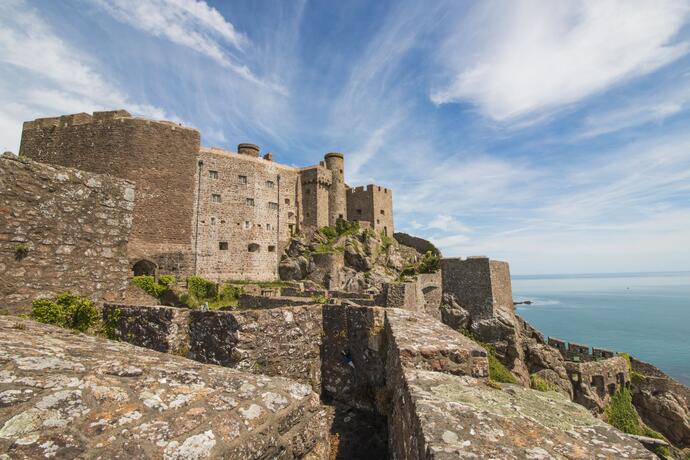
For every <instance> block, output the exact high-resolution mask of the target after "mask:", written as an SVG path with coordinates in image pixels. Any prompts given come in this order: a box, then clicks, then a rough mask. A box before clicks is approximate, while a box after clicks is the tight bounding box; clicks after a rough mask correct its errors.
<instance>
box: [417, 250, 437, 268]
mask: <svg viewBox="0 0 690 460" xmlns="http://www.w3.org/2000/svg"><path fill="white" fill-rule="evenodd" d="M440 269H441V256H439V255H437V254H434V253H433V252H431V251H427V252H426V253H425V254H424V255H423V256H422V260H421V261H420V262H419V265H418V267H417V273H436V272H437V271H439V270H440Z"/></svg>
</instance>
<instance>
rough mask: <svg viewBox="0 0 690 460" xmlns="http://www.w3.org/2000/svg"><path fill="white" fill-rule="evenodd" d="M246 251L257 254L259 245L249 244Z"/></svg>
mask: <svg viewBox="0 0 690 460" xmlns="http://www.w3.org/2000/svg"><path fill="white" fill-rule="evenodd" d="M247 251H249V252H259V245H258V244H256V243H251V244H250V245H249V246H247Z"/></svg>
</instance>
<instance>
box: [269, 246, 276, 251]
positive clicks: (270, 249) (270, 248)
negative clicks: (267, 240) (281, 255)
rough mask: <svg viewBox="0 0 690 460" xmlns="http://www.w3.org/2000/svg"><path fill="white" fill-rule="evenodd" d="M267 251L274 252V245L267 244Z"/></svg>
mask: <svg viewBox="0 0 690 460" xmlns="http://www.w3.org/2000/svg"><path fill="white" fill-rule="evenodd" d="M268 252H276V247H275V246H269V247H268Z"/></svg>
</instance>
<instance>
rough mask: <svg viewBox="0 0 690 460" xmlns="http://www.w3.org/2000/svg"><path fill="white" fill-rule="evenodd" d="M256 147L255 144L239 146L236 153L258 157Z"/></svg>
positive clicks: (257, 148) (258, 151)
mask: <svg viewBox="0 0 690 460" xmlns="http://www.w3.org/2000/svg"><path fill="white" fill-rule="evenodd" d="M260 152H261V151H260V149H259V146H258V145H255V144H239V145H238V146H237V153H239V154H240V155H249V156H250V157H258V156H259V153H260Z"/></svg>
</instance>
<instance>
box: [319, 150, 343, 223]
mask: <svg viewBox="0 0 690 460" xmlns="http://www.w3.org/2000/svg"><path fill="white" fill-rule="evenodd" d="M324 162H325V163H326V168H328V170H329V171H331V177H332V183H331V188H330V190H329V191H328V225H331V226H335V225H336V224H337V223H338V221H339V220H347V195H346V192H345V162H344V159H343V154H342V153H327V154H326V156H325V158H324Z"/></svg>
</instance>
